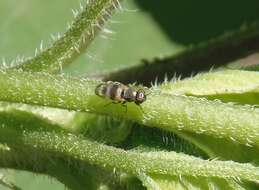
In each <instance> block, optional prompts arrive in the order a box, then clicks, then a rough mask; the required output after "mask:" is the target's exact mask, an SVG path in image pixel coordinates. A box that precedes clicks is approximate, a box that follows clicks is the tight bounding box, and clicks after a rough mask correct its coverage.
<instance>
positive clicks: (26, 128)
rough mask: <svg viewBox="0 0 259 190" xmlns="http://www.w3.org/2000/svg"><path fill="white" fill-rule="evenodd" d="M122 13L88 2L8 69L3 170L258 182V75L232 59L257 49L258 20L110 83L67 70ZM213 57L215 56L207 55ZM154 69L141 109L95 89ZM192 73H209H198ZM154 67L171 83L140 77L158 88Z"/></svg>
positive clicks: (2, 108) (161, 189)
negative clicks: (65, 27)
mask: <svg viewBox="0 0 259 190" xmlns="http://www.w3.org/2000/svg"><path fill="white" fill-rule="evenodd" d="M115 11H125V10H124V8H123V4H121V2H119V1H117V0H89V1H87V2H86V3H85V5H84V7H81V8H80V10H79V11H78V12H77V11H76V12H74V13H75V19H74V21H73V23H72V24H71V25H70V27H69V29H68V30H67V31H66V32H65V33H64V34H63V35H62V36H60V37H59V38H57V39H56V40H55V41H54V42H53V43H52V44H50V45H49V47H47V48H45V49H44V48H42V49H41V50H40V52H39V53H38V54H36V55H35V57H31V58H28V59H25V60H24V61H22V62H20V63H19V64H17V65H14V66H10V67H3V68H2V69H1V70H0V86H1V88H0V101H1V104H0V167H1V168H7V169H14V170H23V171H29V172H32V173H35V174H43V175H47V176H50V177H52V178H54V179H56V180H58V181H59V182H61V183H62V184H64V185H65V186H66V187H67V188H68V189H73V190H83V189H90V190H94V189H96V190H97V189H98V190H104V189H105V190H112V189H118V190H119V189H134V190H135V189H136V190H137V189H140V190H142V189H147V190H175V189H176V190H188V189H197V190H198V189H199V190H200V189H201V190H213V189H222V190H236V189H239V190H246V189H248V190H250V189H251V190H254V189H258V188H259V159H258V155H259V107H258V105H259V73H258V71H256V69H254V71H247V70H241V68H243V67H241V66H240V67H235V69H233V68H232V69H229V67H227V66H226V65H227V64H228V63H229V62H233V61H236V58H240V57H241V56H242V55H247V54H248V52H252V53H254V52H256V51H257V50H258V46H256V45H257V42H258V40H259V34H258V32H257V30H255V28H257V27H258V25H257V24H254V23H253V24H252V25H248V26H247V27H245V29H244V28H241V29H237V30H236V31H234V32H230V33H228V35H223V36H221V37H218V38H215V39H212V40H210V41H208V42H204V43H203V44H202V45H197V46H193V47H192V48H191V49H190V48H187V49H186V50H183V52H181V53H180V54H177V55H174V56H172V57H171V58H170V59H167V58H165V60H166V61H165V63H161V60H160V61H158V63H155V62H154V63H152V64H150V63H145V64H144V65H141V66H136V67H129V68H126V69H123V70H118V71H116V72H111V73H108V74H103V73H101V74H100V77H99V79H96V78H89V77H87V76H84V77H82V76H70V75H68V74H59V72H60V71H61V68H63V67H66V66H68V65H71V64H72V63H74V60H75V58H76V57H78V56H79V55H81V54H83V52H85V50H86V49H87V48H88V47H89V45H90V42H91V41H92V40H93V39H94V38H95V36H96V35H97V34H98V32H99V31H101V30H105V23H106V21H107V20H108V18H109V17H111V14H112V13H113V12H115ZM233 40H235V42H236V43H233ZM243 46H244V49H243V50H240V47H243ZM232 47H233V48H232ZM223 50H224V52H225V54H224V56H223V55H222V56H221V57H218V58H217V56H216V55H217V53H218V52H222V51H223ZM228 52H229V54H228ZM211 55H214V57H215V61H212V62H210V60H209V59H207V58H208V57H210V56H211ZM154 56H155V55H154ZM192 59H194V60H196V62H195V67H191V66H190V60H192ZM170 60H171V61H170ZM177 60H178V61H177ZM199 60H202V62H199ZM205 61H206V62H207V63H205ZM179 62H180V63H181V67H180V66H179ZM211 64H213V65H215V67H219V69H217V70H213V69H211V68H210V66H212V65H211ZM168 67H170V68H171V69H172V68H173V70H174V68H175V72H178V74H181V73H182V74H183V75H185V77H186V78H184V79H180V78H178V77H174V78H172V79H170V80H169V79H167V78H166V72H169V71H170V72H172V73H167V74H169V76H172V75H173V74H174V73H173V70H167V68H168ZM145 68H146V69H147V70H145ZM157 68H160V69H157ZM227 68H228V69H227ZM237 68H239V69H237ZM149 70H152V72H150V74H151V75H150V76H148V77H144V78H140V80H139V81H138V80H137V81H136V83H134V84H130V87H131V88H133V89H139V88H142V89H144V90H145V93H146V96H147V97H146V101H145V102H144V103H143V104H141V105H137V104H135V103H134V102H133V103H132V102H131V103H130V102H127V103H126V108H125V106H123V105H122V104H113V103H114V102H113V101H112V100H110V99H109V98H102V97H99V96H97V95H96V94H95V89H96V87H97V86H98V85H99V84H101V83H105V81H106V80H109V79H114V80H115V79H116V80H120V79H122V80H120V81H132V78H134V76H138V74H139V73H140V74H141V73H142V74H143V73H145V72H147V71H149ZM133 71H134V72H133ZM192 71H193V72H198V71H204V72H203V73H199V74H197V75H196V76H191V77H187V76H188V75H189V74H190V73H191V72H192ZM155 73H159V76H162V75H163V76H164V80H163V82H161V83H158V82H156V83H155V84H153V85H151V87H149V88H147V87H143V86H142V85H139V83H144V84H147V83H149V84H151V82H152V81H154V80H155V77H154V78H152V76H153V74H155ZM132 74H135V75H132ZM139 76H140V75H139ZM121 77H123V78H121ZM136 79H138V77H136ZM37 176H38V175H37ZM37 176H36V177H37ZM11 181H12V180H9V179H8V178H7V179H6V177H2V178H0V185H2V186H3V187H5V188H9V189H21V188H20V187H19V186H18V185H16V183H15V181H14V182H11Z"/></svg>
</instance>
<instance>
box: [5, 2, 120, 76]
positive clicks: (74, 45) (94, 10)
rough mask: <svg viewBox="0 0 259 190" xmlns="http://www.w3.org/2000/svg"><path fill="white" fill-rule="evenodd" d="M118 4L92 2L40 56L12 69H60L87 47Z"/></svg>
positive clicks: (51, 70) (48, 70)
mask: <svg viewBox="0 0 259 190" xmlns="http://www.w3.org/2000/svg"><path fill="white" fill-rule="evenodd" d="M118 3H119V2H118V1H117V0H99V1H92V0H91V1H89V3H88V4H87V6H86V7H85V9H84V10H83V11H82V12H81V13H80V14H78V16H77V17H76V18H75V20H74V22H73V23H72V25H71V27H70V28H69V29H68V31H67V32H65V33H64V35H63V36H62V37H60V38H59V39H58V40H56V41H55V42H54V43H53V44H52V45H51V46H50V47H49V48H47V49H45V50H42V52H41V53H40V54H39V55H36V56H35V57H34V58H29V59H28V60H26V61H24V62H23V63H21V64H19V65H17V66H15V67H13V68H9V69H22V70H23V71H46V72H52V73H53V72H57V71H59V70H60V69H62V67H63V66H65V65H67V64H69V63H71V62H72V61H73V60H74V59H75V58H76V57H77V56H78V55H80V54H81V53H82V52H83V50H85V49H86V47H87V46H88V45H89V44H90V42H91V41H92V39H93V38H94V37H95V35H96V33H97V32H98V31H99V30H100V29H101V28H102V25H103V24H104V23H105V21H106V20H107V18H108V17H110V15H111V13H112V11H113V10H114V9H115V8H116V7H117V6H118Z"/></svg>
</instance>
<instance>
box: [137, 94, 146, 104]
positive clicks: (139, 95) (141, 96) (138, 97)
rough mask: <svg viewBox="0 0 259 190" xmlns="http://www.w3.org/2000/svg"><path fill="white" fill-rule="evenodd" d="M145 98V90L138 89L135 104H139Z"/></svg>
mask: <svg viewBox="0 0 259 190" xmlns="http://www.w3.org/2000/svg"><path fill="white" fill-rule="evenodd" d="M145 100H146V95H145V92H143V91H138V92H137V96H136V104H141V103H143V102H144V101H145Z"/></svg>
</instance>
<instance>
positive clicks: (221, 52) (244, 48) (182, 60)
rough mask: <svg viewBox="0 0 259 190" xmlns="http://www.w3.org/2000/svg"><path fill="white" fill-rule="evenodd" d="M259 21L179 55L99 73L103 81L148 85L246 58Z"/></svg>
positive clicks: (258, 41)
mask: <svg viewBox="0 0 259 190" xmlns="http://www.w3.org/2000/svg"><path fill="white" fill-rule="evenodd" d="M258 47H259V24H258V23H254V24H250V25H247V26H243V27H241V28H240V29H238V30H237V31H233V32H228V33H226V34H224V35H223V36H219V37H217V38H215V39H212V40H210V41H208V42H203V43H200V44H198V45H194V46H191V47H190V48H188V49H187V50H185V51H183V52H182V53H180V54H178V55H174V56H171V57H166V58H161V59H158V58H157V59H154V60H153V61H144V63H143V64H140V65H137V66H133V67H130V68H126V69H122V70H119V71H115V72H112V73H109V74H107V75H105V76H101V78H102V79H103V80H104V81H109V80H111V81H119V82H122V83H133V82H136V81H137V82H138V83H140V84H144V85H146V86H150V83H151V82H154V81H155V80H157V81H164V78H165V76H166V75H167V76H168V77H169V78H172V77H175V76H181V77H188V76H190V75H193V74H196V73H198V72H201V71H208V70H210V69H211V68H212V67H213V68H217V67H219V66H223V65H226V64H227V63H229V62H231V61H234V60H237V59H239V58H242V57H245V56H247V55H249V54H251V53H253V52H256V51H258V50H259V48H258Z"/></svg>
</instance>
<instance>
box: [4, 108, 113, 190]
mask: <svg viewBox="0 0 259 190" xmlns="http://www.w3.org/2000/svg"><path fill="white" fill-rule="evenodd" d="M0 125H1V126H2V129H3V128H4V130H3V131H2V132H3V133H2V134H1V138H0V141H1V142H2V143H3V144H5V145H3V144H1V146H0V167H2V168H12V169H19V170H27V171H31V172H35V173H40V174H47V175H50V176H52V177H55V178H56V179H58V180H59V181H60V182H62V183H63V184H65V185H66V186H67V187H69V188H71V189H78V190H80V189H82V190H83V189H85V187H86V186H87V187H88V188H89V189H97V187H98V186H99V185H100V184H101V183H106V184H107V185H112V184H113V183H112V182H116V178H115V175H114V174H113V173H112V172H110V171H104V170H102V169H100V168H97V167H95V166H90V165H89V164H87V163H83V162H81V161H78V160H76V159H73V158H71V157H70V156H67V157H62V156H59V153H56V154H55V153H54V154H53V153H52V152H48V151H46V152H44V151H42V150H41V149H40V148H38V147H37V145H34V146H33V145H32V144H30V146H27V145H26V144H24V143H23V142H21V139H20V138H19V137H20V135H21V134H23V133H33V132H55V133H56V134H59V135H63V134H64V133H65V134H67V133H66V132H65V131H64V130H62V129H61V127H60V126H58V125H54V124H52V123H51V122H49V121H48V120H46V119H43V118H41V117H38V116H35V115H34V114H32V113H29V112H24V111H19V110H14V109H10V110H7V111H0ZM5 138H9V139H12V140H11V142H12V143H10V144H9V143H8V146H7V144H6V143H5V142H6V141H4V139H5ZM108 178H109V179H108ZM111 180H112V182H111ZM117 185H118V183H117ZM112 186H114V187H115V184H113V185H112Z"/></svg>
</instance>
